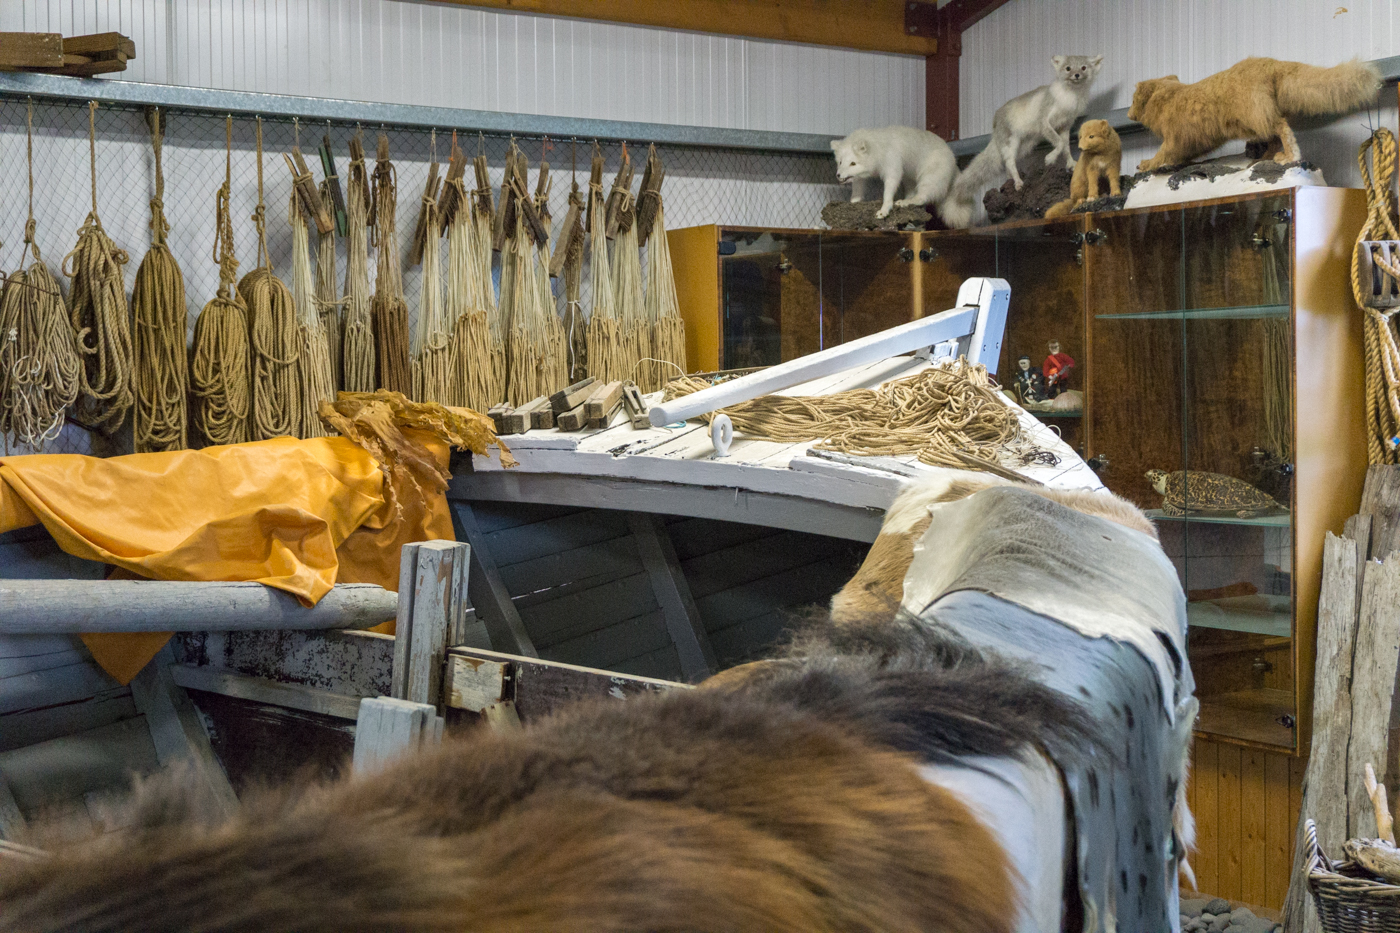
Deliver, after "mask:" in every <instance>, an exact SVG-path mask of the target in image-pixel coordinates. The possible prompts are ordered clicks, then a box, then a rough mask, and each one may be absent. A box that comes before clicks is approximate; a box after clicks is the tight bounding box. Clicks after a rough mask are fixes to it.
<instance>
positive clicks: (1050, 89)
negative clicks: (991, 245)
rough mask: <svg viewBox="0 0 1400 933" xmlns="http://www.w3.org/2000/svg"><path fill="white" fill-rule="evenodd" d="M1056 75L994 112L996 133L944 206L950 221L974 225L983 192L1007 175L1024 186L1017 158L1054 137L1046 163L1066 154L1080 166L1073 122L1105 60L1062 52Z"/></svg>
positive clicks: (1066, 160)
mask: <svg viewBox="0 0 1400 933" xmlns="http://www.w3.org/2000/svg"><path fill="white" fill-rule="evenodd" d="M1050 62H1051V64H1052V65H1053V66H1054V68H1055V80H1054V81H1052V82H1051V83H1049V84H1047V85H1044V86H1043V87H1038V88H1036V89H1035V90H1033V91H1027V92H1026V93H1024V94H1022V95H1021V96H1020V97H1013V98H1012V99H1011V100H1009V101H1007V102H1006V103H1004V104H1002V105H1001V106H1000V107H998V108H997V112H996V114H995V115H993V117H992V138H991V140H990V141H989V142H988V143H987V146H986V148H985V149H983V150H982V151H981V152H979V153H978V154H977V156H976V158H974V159H973V160H972V161H971V162H970V163H968V166H967V168H965V169H963V170H962V173H961V174H960V175H958V178H957V180H956V181H954V182H953V187H952V190H951V191H950V192H949V194H948V200H947V203H946V205H945V207H944V209H943V210H942V211H941V212H940V213H942V215H943V219H944V221H946V222H947V223H948V225H949V226H950V227H970V226H972V225H973V224H974V223H976V222H977V221H978V220H979V219H980V218H981V217H982V204H981V195H982V192H983V191H985V190H986V189H987V188H989V187H990V186H992V185H994V184H996V183H998V182H1000V181H1001V179H1002V178H1003V177H1005V176H1007V175H1009V176H1010V177H1011V181H1012V182H1013V183H1014V184H1015V185H1016V190H1017V191H1020V190H1021V187H1022V186H1023V185H1024V182H1023V181H1022V180H1021V172H1020V170H1019V169H1018V168H1017V166H1016V163H1017V161H1018V160H1019V159H1021V158H1023V157H1024V156H1026V155H1028V154H1029V153H1030V151H1031V150H1032V149H1034V148H1035V147H1036V146H1037V145H1039V143H1040V141H1041V140H1045V141H1046V142H1048V143H1050V147H1051V148H1050V152H1049V153H1047V154H1046V156H1045V164H1046V165H1054V164H1055V160H1056V159H1063V160H1064V163H1065V168H1072V167H1073V166H1074V157H1073V156H1071V155H1070V151H1069V128H1070V125H1071V124H1073V123H1074V121H1075V120H1076V119H1078V118H1079V116H1080V115H1081V114H1083V113H1084V109H1085V107H1086V106H1087V105H1088V103H1089V87H1090V86H1091V85H1092V84H1093V83H1094V78H1095V77H1097V76H1098V73H1099V69H1100V68H1101V67H1102V66H1103V56H1102V55H1095V56H1092V57H1090V56H1087V55H1056V56H1055V57H1054V58H1052V59H1050Z"/></svg>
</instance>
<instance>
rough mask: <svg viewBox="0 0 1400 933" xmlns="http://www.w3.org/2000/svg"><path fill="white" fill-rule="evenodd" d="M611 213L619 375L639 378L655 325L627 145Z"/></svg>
mask: <svg viewBox="0 0 1400 933" xmlns="http://www.w3.org/2000/svg"><path fill="white" fill-rule="evenodd" d="M607 216H608V223H607V234H608V236H609V238H611V239H612V240H613V247H612V282H613V300H614V302H615V305H616V308H617V320H618V329H619V331H620V333H621V337H622V353H621V357H620V359H619V364H620V365H621V367H622V375H620V376H617V377H615V378H618V379H633V380H635V379H638V378H639V377H640V373H639V368H640V367H641V365H642V362H641V361H642V360H644V359H647V358H649V357H650V356H651V355H652V353H651V328H650V326H649V325H648V324H647V317H646V308H645V299H644V298H643V295H642V256H641V251H640V248H639V247H638V245H637V224H636V219H637V212H636V205H635V202H634V201H633V199H632V161H631V159H630V158H629V157H628V155H627V149H626V147H625V146H624V147H623V152H622V168H620V169H619V170H618V173H617V179H616V180H615V181H614V182H613V190H612V193H611V194H609V195H608V212H607ZM645 365H647V366H650V365H651V364H650V363H647V364H645Z"/></svg>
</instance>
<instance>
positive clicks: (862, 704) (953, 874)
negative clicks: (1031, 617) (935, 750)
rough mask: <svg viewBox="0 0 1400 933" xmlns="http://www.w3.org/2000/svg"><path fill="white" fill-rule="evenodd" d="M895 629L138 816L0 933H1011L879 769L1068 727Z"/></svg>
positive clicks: (921, 811) (988, 874)
mask: <svg viewBox="0 0 1400 933" xmlns="http://www.w3.org/2000/svg"><path fill="white" fill-rule="evenodd" d="M898 628H899V626H898V625H896V626H893V627H892V626H888V625H886V626H884V627H883V629H882V633H881V634H879V636H878V637H876V638H875V640H874V642H873V643H874V644H876V645H879V644H880V643H881V641H880V640H881V638H884V639H885V640H886V641H885V643H886V644H887V646H888V647H887V650H886V649H880V648H878V647H876V648H872V647H870V644H867V643H865V642H860V643H855V644H851V645H849V646H847V647H846V648H842V647H841V646H836V647H834V648H833V647H828V649H827V652H826V656H825V659H824V660H820V661H817V662H812V663H811V664H809V663H808V662H806V661H803V660H800V659H788V660H786V661H783V662H779V665H778V667H776V668H774V669H773V671H772V672H770V676H767V677H762V678H756V679H754V678H750V679H749V681H750V682H748V683H743V682H740V683H737V684H736V683H731V684H730V685H729V686H728V687H725V686H723V685H721V686H719V687H718V688H717V689H713V690H678V691H675V692H673V693H671V694H669V695H664V696H658V697H649V698H638V699H633V700H629V701H628V702H626V703H625V704H624V703H607V704H603V703H598V704H595V705H587V706H580V707H575V708H574V709H573V710H571V711H570V712H568V713H566V714H562V715H559V716H556V717H554V718H552V719H550V720H547V721H545V722H544V723H542V724H540V725H537V726H534V727H531V728H528V729H526V730H524V731H523V732H519V733H514V734H509V735H497V734H490V733H486V732H484V731H483V732H477V733H475V734H474V735H473V736H471V737H470V739H468V740H460V739H459V740H450V741H449V742H447V743H446V744H445V745H444V746H443V747H441V748H440V749H439V750H436V751H433V752H429V753H425V754H423V755H421V756H418V757H415V758H411V759H408V760H405V761H403V762H402V763H400V764H399V765H397V766H395V767H393V768H391V769H390V770H388V771H386V772H384V773H381V774H379V775H376V776H373V777H370V778H368V779H363V780H348V781H341V782H338V783H336V784H334V785H331V786H328V787H325V788H320V789H314V790H312V791H310V792H307V793H305V794H303V795H302V796H301V797H300V799H294V798H291V797H276V796H271V797H265V798H264V799H263V800H262V801H261V802H254V803H251V804H245V807H244V811H243V812H242V813H241V814H239V815H238V816H236V817H235V818H234V819H232V820H231V821H229V822H226V823H222V824H217V825H204V824H200V823H198V822H197V821H191V820H190V819H189V815H188V814H187V813H186V812H185V805H184V803H183V802H182V800H181V799H180V797H179V795H178V794H175V795H174V796H170V795H165V796H162V795H161V794H159V793H157V794H155V796H154V797H153V798H152V799H151V800H149V801H147V804H146V806H145V812H144V817H143V818H142V821H141V822H140V823H139V824H138V826H137V828H135V829H133V830H130V831H127V832H126V833H125V834H124V835H118V836H108V837H104V838H103V839H101V840H98V841H97V842H95V843H91V844H88V845H86V846H80V847H76V848H74V849H73V850H71V851H66V852H60V853H58V854H56V855H55V856H54V857H52V858H50V859H46V860H44V861H41V862H37V863H34V864H28V865H26V864H23V863H18V864H11V865H6V864H0V930H4V931H24V933H45V931H60V930H63V931H75V933H76V931H79V930H81V931H83V933H116V931H131V930H141V931H143V933H176V931H180V933H195V931H197V933H243V931H247V933H268V931H289V930H296V931H301V933H370V931H376V933H378V931H385V933H387V931H444V933H446V931H480V933H488V931H502V933H504V931H525V930H530V931H533V930H549V931H577V933H584V931H590V933H597V931H618V933H621V931H635V933H643V931H716V933H718V931H731V933H732V931H740V930H764V931H792V933H799V931H800V933H814V931H833V933H835V931H843V933H852V931H871V933H874V931H908V933H915V931H928V930H938V931H947V933H974V931H978V933H1009V931H1010V930H1011V928H1012V925H1013V923H1014V918H1015V911H1016V909H1017V908H1016V904H1015V898H1014V897H1013V895H1012V892H1013V888H1012V881H1011V878H1010V876H1009V869H1008V867H1007V861H1006V858H1005V855H1004V854H1003V852H1002V851H1001V849H1000V848H999V846H998V845H997V843H996V842H995V841H994V839H993V838H992V836H991V835H990V834H989V832H988V831H987V830H986V829H985V828H984V827H983V826H982V824H981V823H979V822H978V821H977V820H976V819H974V818H973V817H972V816H971V814H970V813H969V811H968V810H967V809H966V808H965V807H964V806H962V805H961V804H960V803H959V802H958V801H957V800H956V799H955V798H954V797H953V796H951V795H950V794H949V793H947V792H946V791H943V790H941V789H940V788H938V787H935V786H933V785H930V784H927V783H925V782H924V781H923V780H921V779H920V778H919V777H918V775H917V774H916V772H915V770H914V767H913V765H914V763H915V758H914V756H913V755H911V754H909V753H908V752H907V751H901V750H899V749H900V747H901V746H908V747H910V748H914V747H922V746H923V745H928V744H929V743H932V744H933V745H934V746H937V747H939V748H943V749H944V750H945V751H947V752H950V753H951V752H952V751H954V750H957V751H958V752H959V753H960V754H966V753H972V752H975V751H978V750H980V749H972V750H971V751H968V750H965V749H963V750H959V749H957V744H958V743H957V742H953V744H951V745H950V744H949V742H950V741H951V740H950V739H949V738H948V736H950V735H954V734H957V733H959V732H960V731H961V732H962V733H963V734H964V735H965V736H966V737H967V738H966V741H970V742H989V743H991V744H990V746H988V748H989V750H990V751H991V752H992V753H998V754H1006V753H1009V752H1014V749H1015V748H1016V747H1017V746H1018V745H1019V744H1020V743H1023V742H1024V741H1026V739H1027V736H1028V735H1030V734H1031V732H1032V731H1034V730H1040V731H1043V732H1046V733H1053V734H1059V735H1065V734H1073V733H1075V728H1076V727H1075V726H1074V725H1073V723H1072V722H1071V725H1070V726H1069V728H1068V732H1066V729H1065V728H1063V723H1061V724H1057V725H1056V724H1049V723H1044V722H1040V723H1039V724H1037V722H1038V719H1037V718H1038V717H1039V718H1040V719H1041V720H1043V719H1044V716H1045V713H1044V711H1045V710H1046V709H1059V710H1060V711H1061V714H1062V715H1063V716H1065V717H1067V719H1068V720H1072V719H1073V716H1074V713H1073V711H1072V709H1069V710H1067V708H1066V707H1065V706H1064V704H1063V703H1059V702H1058V701H1057V699H1056V697H1057V695H1055V694H1053V693H1051V692H1049V691H1048V690H1045V689H1044V688H1040V687H1039V686H1038V685H1036V684H1034V683H1033V682H1031V681H1030V680H1029V679H1028V678H1025V677H1022V676H1021V675H1019V674H1018V672H1017V671H1016V670H1015V669H1013V668H1008V667H1006V666H1005V665H1001V666H1000V667H997V666H992V667H979V663H978V662H979V659H976V658H973V657H971V656H970V655H969V654H968V653H967V652H966V651H962V650H961V649H957V648H953V647H940V646H939V645H938V644H933V645H932V647H928V646H925V647H924V648H917V646H915V648H916V649H917V650H914V649H910V650H906V648H909V645H908V644H905V645H903V646H901V644H900V643H899V638H904V639H906V641H909V640H911V639H912V640H913V641H917V640H918V639H920V638H926V637H928V636H927V635H926V634H919V633H918V631H916V630H915V629H914V628H912V627H907V628H906V629H902V630H900V632H903V634H902V635H901V634H900V632H895V631H892V629H898ZM848 631H849V629H848ZM843 651H846V652H848V653H844V654H843V653H842V652H843ZM896 656H898V657H901V658H904V659H905V660H904V661H902V662H899V661H897V660H896ZM985 663H990V662H985ZM943 668H948V669H947V670H944V669H943ZM807 710H812V712H808V711H807ZM998 710H1002V713H998ZM950 711H951V712H950ZM1003 713H1004V715H1003ZM928 723H932V725H928ZM1079 734H1080V735H1081V737H1082V735H1083V733H1079ZM901 736H903V737H904V738H901ZM966 741H965V742H964V743H963V744H966ZM186 783H187V784H188V782H186Z"/></svg>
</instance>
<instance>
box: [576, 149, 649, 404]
mask: <svg viewBox="0 0 1400 933" xmlns="http://www.w3.org/2000/svg"><path fill="white" fill-rule="evenodd" d="M594 145H595V152H594V156H593V170H592V173H591V176H590V178H589V181H588V249H589V253H590V258H589V285H590V287H591V290H592V292H593V307H592V308H591V309H590V311H589V314H588V329H587V332H586V337H585V341H584V342H585V345H586V347H587V350H586V355H587V358H588V374H589V375H590V376H592V377H594V378H595V379H597V380H598V381H599V382H613V381H617V380H622V379H630V378H631V376H632V373H631V369H630V367H629V366H628V365H627V353H626V349H625V347H624V346H623V337H622V329H621V325H620V323H619V321H618V317H617V303H616V298H615V296H614V289H613V277H612V268H611V266H610V265H609V263H608V237H607V219H606V217H605V213H606V207H605V202H604V199H603V181H602V178H603V157H602V156H601V155H600V154H598V153H597V151H596V145H597V144H596V143H595V144H594ZM633 362H634V363H635V362H636V361H635V360H633Z"/></svg>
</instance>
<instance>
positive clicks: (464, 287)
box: [446, 179, 499, 411]
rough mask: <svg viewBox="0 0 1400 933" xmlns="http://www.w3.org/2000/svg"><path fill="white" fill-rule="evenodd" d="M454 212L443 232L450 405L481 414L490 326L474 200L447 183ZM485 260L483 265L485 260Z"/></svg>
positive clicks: (486, 401)
mask: <svg viewBox="0 0 1400 933" xmlns="http://www.w3.org/2000/svg"><path fill="white" fill-rule="evenodd" d="M451 184H452V185H454V186H455V187H456V188H458V189H460V190H459V191H458V195H457V197H458V199H459V202H458V203H459V205H460V206H459V207H458V209H457V213H456V214H455V215H454V216H453V218H452V222H451V223H450V224H448V227H447V300H446V308H447V319H448V320H449V321H450V322H451V323H452V338H451V341H452V350H451V357H452V375H453V378H452V383H453V389H452V393H453V394H452V399H453V400H452V402H451V404H453V405H465V406H466V407H468V408H474V409H476V410H477V411H486V410H487V409H488V408H490V407H491V406H492V405H493V404H495V401H499V399H496V400H495V401H493V400H492V392H493V385H492V383H493V378H492V366H493V360H492V354H491V349H492V348H491V324H490V321H488V320H487V312H486V300H485V294H484V290H486V289H490V288H491V284H490V281H489V280H488V281H487V282H486V283H484V284H483V283H482V281H481V263H480V262H479V261H478V259H477V255H476V243H477V240H476V231H475V224H476V221H475V215H476V213H477V206H476V203H475V201H471V202H469V201H468V200H467V194H466V189H465V186H464V185H463V184H462V182H461V180H460V179H458V180H454V181H453V182H451ZM488 261H489V260H488Z"/></svg>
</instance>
